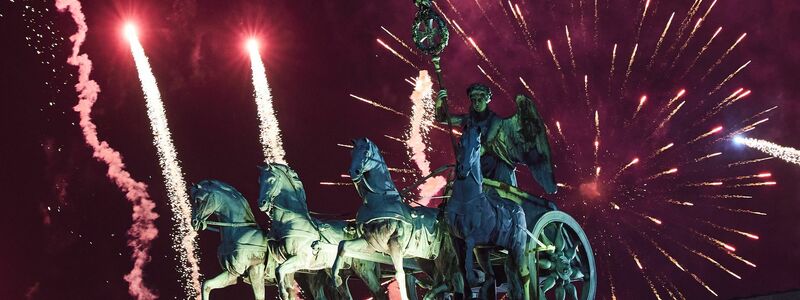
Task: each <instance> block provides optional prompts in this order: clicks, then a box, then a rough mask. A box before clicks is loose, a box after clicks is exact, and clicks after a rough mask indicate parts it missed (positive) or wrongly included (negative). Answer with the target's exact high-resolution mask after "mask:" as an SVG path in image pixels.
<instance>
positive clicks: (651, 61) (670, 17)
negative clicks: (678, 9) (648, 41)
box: [647, 12, 675, 70]
mask: <svg viewBox="0 0 800 300" xmlns="http://www.w3.org/2000/svg"><path fill="white" fill-rule="evenodd" d="M673 17H675V12H672V15H670V16H669V20H667V25H666V26H664V31H662V32H661V37H659V38H658V42H657V43H656V49H655V50H653V55H651V56H650V62H649V63H648V64H647V70H650V68H651V67H653V64H654V63H655V58H656V55H658V50H659V49H661V43H663V42H664V36H666V35H667V31H669V25H670V24H672V18H673Z"/></svg>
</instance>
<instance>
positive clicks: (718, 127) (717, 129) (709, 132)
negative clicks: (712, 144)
mask: <svg viewBox="0 0 800 300" xmlns="http://www.w3.org/2000/svg"><path fill="white" fill-rule="evenodd" d="M720 131H722V126H717V127H715V128H714V129H711V130H709V131H708V132H706V133H704V134H701V135H700V136H698V137H696V138H694V139H693V140H692V141H691V142H689V144H691V143H694V142H697V141H699V140H700V139H703V138H706V137H708V136H710V135H712V134H715V133H717V132H720Z"/></svg>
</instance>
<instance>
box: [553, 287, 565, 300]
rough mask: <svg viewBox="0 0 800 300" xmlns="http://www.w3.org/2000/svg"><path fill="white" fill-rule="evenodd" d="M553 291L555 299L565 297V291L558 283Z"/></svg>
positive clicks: (561, 299)
mask: <svg viewBox="0 0 800 300" xmlns="http://www.w3.org/2000/svg"><path fill="white" fill-rule="evenodd" d="M555 293H556V300H564V298H566V296H567V293H566V291H564V286H563V285H559V286H558V287H556V290H555Z"/></svg>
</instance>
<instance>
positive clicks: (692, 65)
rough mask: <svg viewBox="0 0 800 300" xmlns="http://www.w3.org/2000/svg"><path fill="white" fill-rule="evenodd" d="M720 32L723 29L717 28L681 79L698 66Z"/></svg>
mask: <svg viewBox="0 0 800 300" xmlns="http://www.w3.org/2000/svg"><path fill="white" fill-rule="evenodd" d="M714 2H716V1H714ZM720 31H722V27H719V28H717V31H716V32H714V34H713V35H712V36H711V38H710V39H708V42H706V44H705V45H703V48H701V49H700V51H698V52H697V55H696V56H695V57H694V59H693V60H692V62H691V63H690V64H689V67H687V68H686V71H685V72H684V73H683V75H681V79H683V78H684V77H686V75H688V74H689V72H690V71H691V70H692V68H693V67H694V65H695V64H697V61H698V60H699V59H700V56H701V55H703V53H705V52H706V50H708V46H710V45H711V42H713V41H714V38H716V37H717V35H718V34H719V32H720Z"/></svg>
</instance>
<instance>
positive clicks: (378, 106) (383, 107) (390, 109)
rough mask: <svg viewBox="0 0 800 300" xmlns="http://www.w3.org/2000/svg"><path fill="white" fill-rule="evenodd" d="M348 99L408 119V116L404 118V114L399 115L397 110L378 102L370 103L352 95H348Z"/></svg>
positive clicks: (370, 101)
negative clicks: (350, 98) (356, 100)
mask: <svg viewBox="0 0 800 300" xmlns="http://www.w3.org/2000/svg"><path fill="white" fill-rule="evenodd" d="M350 97H353V98H355V99H358V100H360V101H362V102H364V103H367V104H370V105H372V106H375V107H377V108H380V109H383V110H386V111H390V112H392V113H394V114H395V115H398V116H403V117H407V118H408V116H406V115H405V114H403V113H401V112H400V111H398V110H396V109H394V108H391V107H388V106H385V105H383V104H380V103H378V102H375V101H372V100H368V99H364V98H361V97H359V96H356V95H353V94H350Z"/></svg>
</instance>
